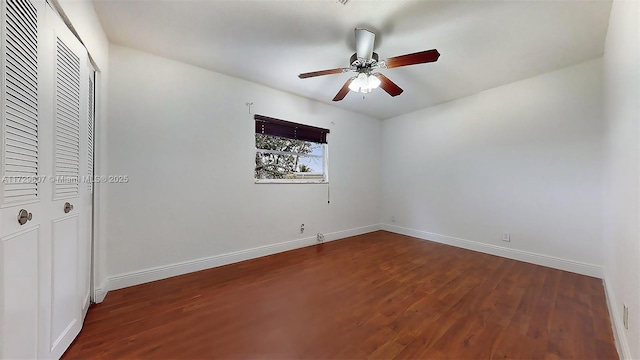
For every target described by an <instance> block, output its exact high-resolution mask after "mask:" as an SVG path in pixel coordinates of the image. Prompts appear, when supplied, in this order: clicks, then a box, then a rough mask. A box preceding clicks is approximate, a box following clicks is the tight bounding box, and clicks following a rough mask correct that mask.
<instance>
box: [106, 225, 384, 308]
mask: <svg viewBox="0 0 640 360" xmlns="http://www.w3.org/2000/svg"><path fill="white" fill-rule="evenodd" d="M380 229H381V225H380V224H376V225H369V226H363V227H359V228H354V229H348V230H343V231H336V232H332V233H327V234H324V241H325V242H328V241H334V240H339V239H343V238H346V237H350V236H356V235H361V234H366V233H370V232H373V231H377V230H380ZM315 244H317V240H316V236H315V235H314V236H312V237H306V238H302V239H296V240H291V241H285V242H281V243H277V244H271V245H265V246H259V247H256V248H252V249H246V250H240V251H234V252H231V253H226V254H220V255H214V256H209V257H206V258H200V259H195V260H189V261H183V262H180V263H175V264H169V265H163V266H158V267H154V268H149V269H143V270H138V271H132V272H128V273H125V274H120V275H115V276H110V277H109V278H108V279H107V281H106V283H103V284H101V285H100V287H98V288H96V289H95V301H96V302H102V300H103V299H104V297H105V296H106V295H107V292H108V291H110V290H117V289H122V288H125V287H129V286H134V285H140V284H144V283H147V282H151V281H156V280H161V279H166V278H169V277H172V276H178V275H183V274H187V273H191V272H195V271H200V270H205V269H210V268H214V267H218V266H222V265H228V264H232V263H236V262H240V261H244V260H249V259H255V258H258V257H262V256H267V255H272V254H276V253H280V252H284V251H289V250H293V249H298V248H302V247H305V246H310V245H315Z"/></svg>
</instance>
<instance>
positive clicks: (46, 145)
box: [0, 0, 91, 359]
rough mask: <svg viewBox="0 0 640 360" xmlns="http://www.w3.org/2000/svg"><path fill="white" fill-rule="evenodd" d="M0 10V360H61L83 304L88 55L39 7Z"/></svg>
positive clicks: (11, 1)
mask: <svg viewBox="0 0 640 360" xmlns="http://www.w3.org/2000/svg"><path fill="white" fill-rule="evenodd" d="M0 4H1V6H2V54H1V55H2V66H3V70H4V72H3V78H2V124H1V125H2V126H1V133H0V140H1V143H0V145H1V149H0V151H1V157H0V158H1V162H0V166H1V168H0V172H1V174H2V176H3V179H2V180H3V181H2V184H1V186H0V327H1V328H0V358H12V359H13V358H16V359H19V358H29V359H33V358H59V357H60V356H61V355H62V354H63V353H64V351H65V350H66V349H67V347H68V346H69V345H70V344H71V342H72V341H73V339H74V338H75V336H76V335H77V334H78V332H79V331H80V328H81V327H82V321H83V314H84V313H83V310H85V309H86V304H87V303H88V297H87V295H86V294H88V288H87V286H86V285H85V284H86V279H88V276H89V275H88V274H89V273H90V268H89V266H90V265H89V264H90V262H89V261H88V259H89V258H88V257H89V253H88V251H87V249H89V242H90V237H89V236H88V235H89V234H88V233H87V230H86V229H87V227H88V226H90V222H91V219H90V216H88V215H87V213H90V211H89V212H88V211H86V207H87V206H91V203H90V202H87V201H86V197H87V196H88V193H89V192H88V191H86V184H85V183H82V181H81V179H82V176H83V175H85V174H87V172H88V166H89V165H88V159H87V156H88V153H89V151H88V146H87V142H88V141H87V139H88V116H89V105H88V104H89V96H88V88H89V83H88V81H87V79H88V76H89V73H88V70H87V62H88V60H87V54H86V51H85V49H84V47H83V46H82V44H80V42H79V41H78V40H77V39H76V38H75V37H74V36H73V34H72V33H71V32H70V31H69V30H68V29H67V27H66V26H65V24H64V23H63V22H62V20H61V19H60V18H59V17H58V15H57V14H55V13H54V12H53V10H52V9H51V8H50V7H49V6H48V5H47V4H46V3H45V1H44V0H3V1H2V2H0ZM66 203H69V206H67V207H66V209H65V204H66ZM21 210H24V211H23V213H24V219H23V220H24V221H22V222H20V221H19V213H20V212H21ZM88 224H89V225H88Z"/></svg>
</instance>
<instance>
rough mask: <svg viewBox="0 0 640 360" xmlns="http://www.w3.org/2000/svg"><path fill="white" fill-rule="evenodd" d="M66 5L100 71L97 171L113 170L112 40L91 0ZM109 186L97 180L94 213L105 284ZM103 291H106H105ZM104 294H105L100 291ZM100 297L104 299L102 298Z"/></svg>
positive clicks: (60, 0)
mask: <svg viewBox="0 0 640 360" xmlns="http://www.w3.org/2000/svg"><path fill="white" fill-rule="evenodd" d="M54 2H55V3H57V4H58V6H60V7H61V8H62V11H63V12H64V14H63V15H64V16H65V17H66V18H67V20H68V21H70V22H71V24H72V26H73V29H74V30H75V31H76V32H77V34H78V35H79V36H80V39H81V41H82V43H83V44H84V45H85V47H86V48H87V51H88V52H89V55H90V56H91V58H92V60H93V61H94V63H95V66H96V67H97V69H96V70H97V74H96V90H97V95H98V98H97V101H96V135H97V137H96V138H95V145H94V146H95V153H94V154H95V155H94V156H95V161H94V163H95V166H96V169H95V173H96V175H101V174H109V172H108V170H107V167H106V166H107V158H106V155H107V119H108V116H107V107H108V106H107V104H108V80H109V41H108V39H107V37H106V35H105V33H104V30H103V29H102V26H101V25H100V20H99V19H98V16H97V14H96V12H95V10H94V8H93V3H92V2H91V1H90V0H57V1H54ZM106 190H107V187H106V186H105V185H103V184H95V187H94V202H95V204H94V211H95V213H94V217H95V218H96V219H97V221H96V227H95V229H94V234H95V235H94V237H95V240H94V241H95V242H94V246H95V248H96V249H95V258H94V261H95V264H94V283H95V284H96V287H99V286H101V285H100V284H102V283H103V282H104V281H105V280H106V275H107V274H106V256H107V254H106V249H105V248H106V243H107V236H106V228H107V218H106V203H107V194H106ZM102 295H103V294H102ZM98 296H101V294H98ZM98 300H99V301H101V300H102V299H101V298H99V299H98Z"/></svg>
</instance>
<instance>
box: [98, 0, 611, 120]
mask: <svg viewBox="0 0 640 360" xmlns="http://www.w3.org/2000/svg"><path fill="white" fill-rule="evenodd" d="M94 4H95V8H96V12H97V13H98V16H99V18H100V21H101V22H102V26H103V27H104V30H105V31H106V33H107V36H108V37H109V40H110V41H111V42H113V43H116V44H119V45H124V46H128V47H131V48H135V49H139V50H142V51H146V52H149V53H152V54H156V55H160V56H163V57H167V58H171V59H175V60H178V61H182V62H185V63H189V64H193V65H196V66H199V67H202V68H206V69H210V70H213V71H216V72H220V73H223V74H227V75H231V76H234V77H238V78H242V79H246V80H249V81H252V82H255V83H259V84H263V85H267V86H270V87H273V88H276V89H281V90H284V91H287V92H291V93H295V94H299V95H302V96H305V97H308V98H312V99H315V100H318V101H321V102H325V103H329V104H334V105H336V106H339V107H342V108H345V109H349V110H352V111H355V112H359V113H363V114H367V115H370V116H373V117H376V118H379V119H387V118H390V117H394V116H397V115H400V114H405V113H409V112H412V111H415V110H418V109H422V108H426V107H429V106H432V105H434V104H438V103H442V102H445V101H449V100H453V99H457V98H460V97H464V96H467V95H470V94H474V93H477V92H479V91H482V90H485V89H489V88H492V87H496V86H499V85H503V84H507V83H510V82H513V81H517V80H521V79H525V78H528V77H532V76H536V75H539V74H542V73H545V72H549V71H552V70H556V69H559V68H562V67H565V66H568V65H572V64H576V63H580V62H583V61H586V60H589V59H593V58H596V57H598V56H600V55H602V53H603V51H604V41H605V36H606V32H607V26H608V22H609V11H610V9H611V1H608V0H607V1H604V0H598V1H586V0H575V1H567V0H560V1H549V0H547V1H515V0H511V1H478V0H476V1H410V0H404V1H402V0H398V1H389V0H387V1H372V0H369V1H366V0H350V1H349V2H348V3H347V5H342V4H340V3H338V2H336V1H335V0H298V1H283V0H271V1H269V0H262V1H259V0H253V1H246V0H245V1H242V0H232V1H229V0H227V1H216V0H208V1H207V0H200V1H192V0H172V1H150V0H120V1H113V0H97V1H95V2H94ZM355 27H366V28H368V29H370V30H372V31H374V32H375V33H376V34H377V37H376V44H375V51H376V52H377V53H378V54H379V55H380V58H381V59H383V58H387V57H392V56H397V55H403V54H407V53H412V52H416V51H422V50H428V49H433V48H435V49H438V51H439V52H440V53H441V54H442V55H441V56H440V59H439V60H438V62H436V63H430V64H420V65H413V66H408V67H403V68H396V69H384V70H382V72H383V73H384V74H385V75H387V76H388V77H389V78H390V79H391V80H393V81H394V82H395V83H396V84H398V85H399V86H400V87H402V88H403V89H404V90H405V91H404V93H403V94H401V95H400V96H397V97H395V98H392V97H390V96H389V95H387V94H386V93H385V92H384V91H383V90H382V89H377V90H374V91H373V92H372V93H370V94H368V95H367V96H366V97H365V98H364V99H363V98H362V95H361V94H360V95H359V94H357V93H349V94H348V95H347V97H346V98H345V99H344V100H343V101H341V102H338V103H333V102H332V101H331V99H332V98H333V97H334V96H335V94H336V93H337V92H338V90H339V89H340V87H341V86H342V85H343V84H344V82H345V81H346V80H347V79H348V78H349V77H350V76H352V75H351V74H350V73H345V74H337V75H329V76H323V77H317V78H311V79H304V80H301V79H298V77H297V75H298V74H299V73H302V72H309V71H315V70H324V69H330V68H337V67H345V66H348V65H349V64H348V63H349V57H350V56H351V54H353V53H354V52H355V40H354V33H353V29H354V28H355Z"/></svg>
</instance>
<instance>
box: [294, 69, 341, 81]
mask: <svg viewBox="0 0 640 360" xmlns="http://www.w3.org/2000/svg"><path fill="white" fill-rule="evenodd" d="M346 70H349V69H348V68H337V69H329V70H320V71H313V72H308V73H303V74H300V75H298V77H299V78H300V79H306V78H310V77H314V76H322V75H332V74H342V73H343V72H345V71H346Z"/></svg>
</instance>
